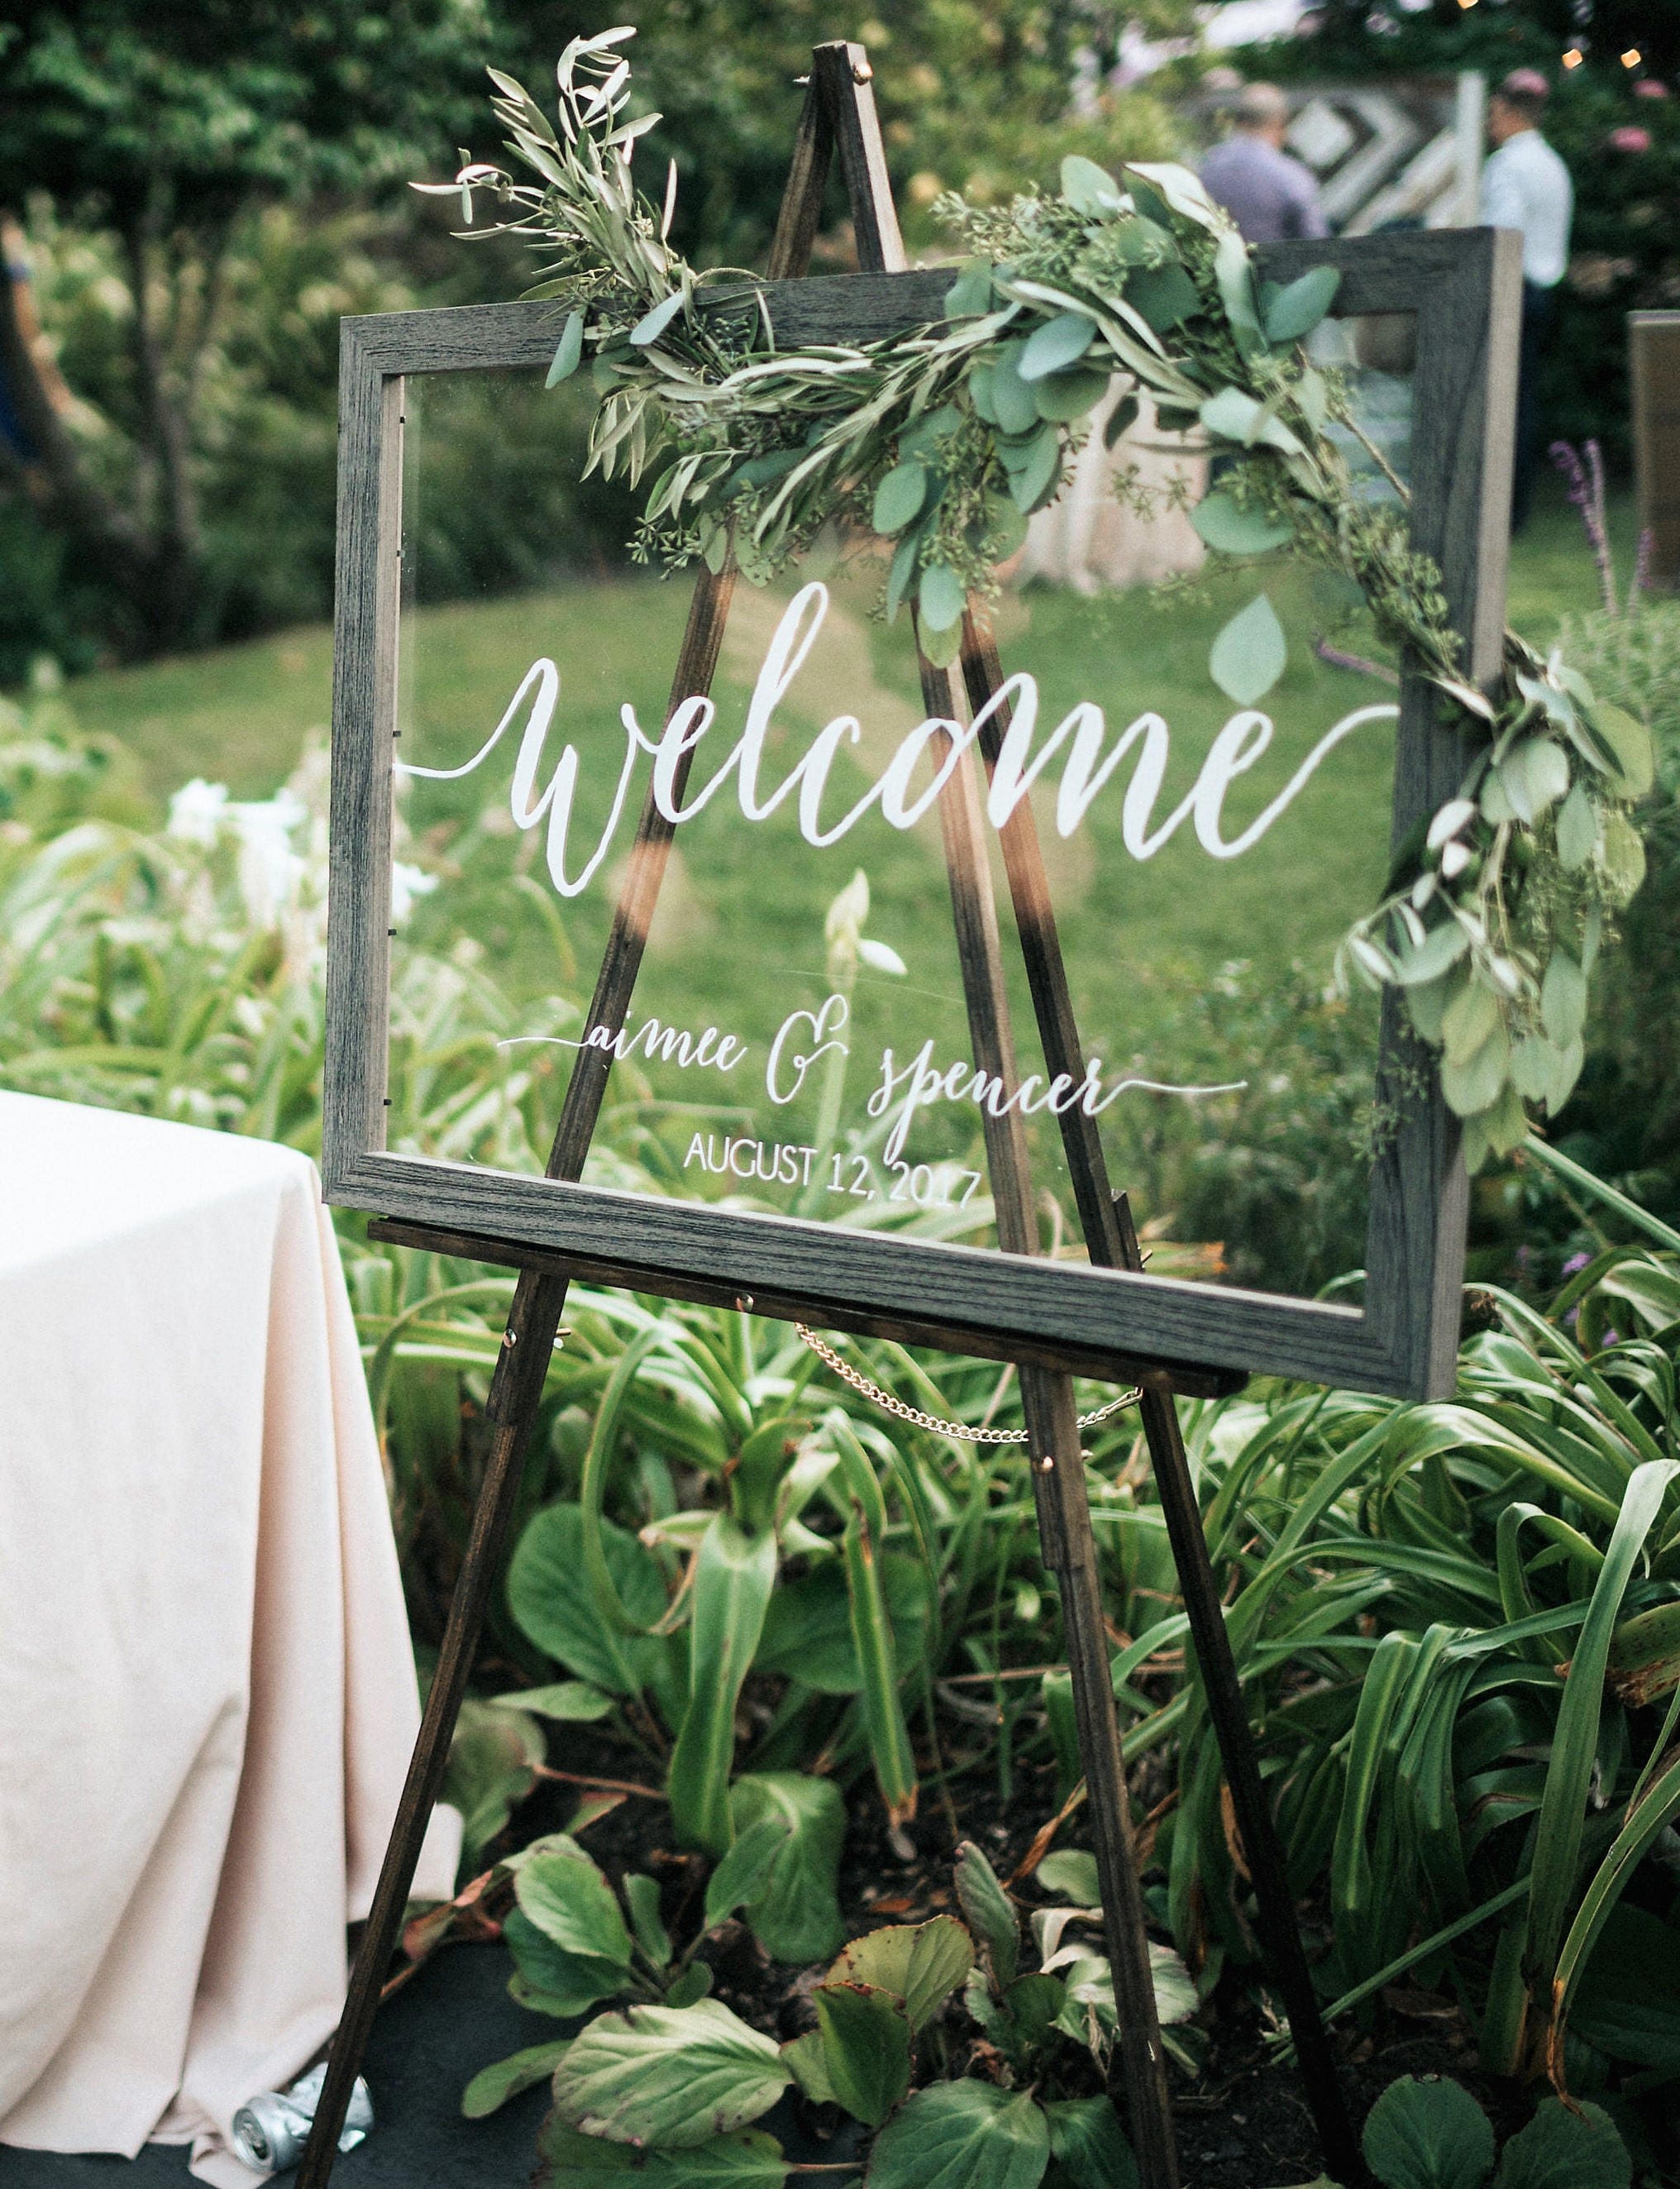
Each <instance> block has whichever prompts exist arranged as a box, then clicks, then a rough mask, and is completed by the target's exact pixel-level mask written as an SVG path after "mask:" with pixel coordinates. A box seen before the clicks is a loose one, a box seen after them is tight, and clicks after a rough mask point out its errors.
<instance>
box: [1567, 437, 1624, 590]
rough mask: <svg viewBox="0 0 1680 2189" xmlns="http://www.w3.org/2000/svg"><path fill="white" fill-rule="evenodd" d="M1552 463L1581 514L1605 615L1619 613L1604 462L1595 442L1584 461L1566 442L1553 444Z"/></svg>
mask: <svg viewBox="0 0 1680 2189" xmlns="http://www.w3.org/2000/svg"><path fill="white" fill-rule="evenodd" d="M1550 455H1551V457H1552V461H1553V463H1554V464H1555V465H1556V466H1557V467H1558V470H1559V471H1560V472H1562V473H1563V474H1564V478H1566V479H1567V480H1568V481H1569V485H1570V501H1572V502H1573V503H1574V504H1575V507H1576V508H1577V509H1578V510H1579V511H1580V512H1581V523H1582V525H1583V527H1584V528H1585V529H1586V533H1587V544H1588V545H1589V546H1591V548H1592V559H1593V561H1594V563H1596V564H1597V565H1598V590H1599V592H1600V594H1601V595H1602V596H1603V598H1604V608H1605V611H1606V613H1607V614H1610V615H1619V614H1621V608H1620V605H1619V603H1618V602H1617V600H1616V597H1615V563H1614V562H1613V561H1612V560H1611V557H1610V536H1609V531H1608V530H1607V529H1606V528H1605V523H1604V455H1603V454H1602V452H1601V450H1599V447H1598V443H1597V441H1589V442H1588V443H1587V461H1586V463H1585V464H1583V463H1582V461H1581V458H1580V456H1579V455H1577V454H1576V452H1575V450H1574V449H1572V448H1571V447H1570V444H1569V443H1568V442H1567V441H1553V444H1552V447H1551V450H1550Z"/></svg>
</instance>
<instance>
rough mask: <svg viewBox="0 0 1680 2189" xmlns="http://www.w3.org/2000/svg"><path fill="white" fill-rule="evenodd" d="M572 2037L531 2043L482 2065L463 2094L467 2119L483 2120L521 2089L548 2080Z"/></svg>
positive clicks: (532, 2088) (463, 2105)
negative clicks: (549, 2041) (510, 2055)
mask: <svg viewBox="0 0 1680 2189" xmlns="http://www.w3.org/2000/svg"><path fill="white" fill-rule="evenodd" d="M571 2041H572V2040H571V2039H570V2038H569V2037H557V2038H555V2039H553V2040H552V2042H551V2043H549V2044H547V2045H528V2046H527V2047H526V2049H525V2050H524V2051H523V2052H515V2053H514V2054H513V2055H512V2057H511V2058H509V2059H506V2060H497V2061H495V2062H493V2064H492V2065H491V2066H489V2067H481V2068H480V2069H479V2070H478V2073H477V2074H476V2075H475V2076H474V2077H473V2078H472V2081H471V2082H470V2083H469V2084H467V2088H466V2089H465V2090H463V2091H462V2092H461V2112H462V2113H464V2114H465V2115H466V2116H467V2119H468V2120H483V2119H484V2118H485V2116H486V2115H487V2114H489V2113H495V2111H496V2109H497V2108H498V2107H501V2106H505V2105H506V2103H507V2101H508V2100H509V2099H510V2098H517V2097H518V2095H519V2093H520V2091H521V2090H535V2088H536V2086H537V2084H539V2083H546V2082H547V2080H548V2079H549V2078H550V2076H552V2074H553V2073H554V2070H555V2069H556V2068H557V2067H558V2066H559V2064H560V2062H561V2061H562V2060H563V2058H564V2057H565V2055H566V2049H567V2047H568V2045H570V2043H571Z"/></svg>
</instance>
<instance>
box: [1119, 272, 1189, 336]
mask: <svg viewBox="0 0 1680 2189" xmlns="http://www.w3.org/2000/svg"><path fill="white" fill-rule="evenodd" d="M1201 301H1202V299H1201V297H1200V295H1199V294H1198V293H1197V291H1196V284H1195V282H1194V281H1192V280H1191V278H1190V276H1189V274H1186V273H1185V269H1184V268H1183V267H1182V266H1180V265H1178V264H1177V263H1169V264H1168V265H1165V266H1140V267H1139V268H1138V269H1136V271H1135V272H1134V273H1132V274H1128V275H1127V277H1126V302H1127V303H1128V304H1130V305H1131V306H1132V308H1134V310H1135V311H1138V312H1140V313H1141V314H1143V316H1144V318H1145V320H1148V322H1149V324H1150V325H1151V326H1152V327H1153V328H1154V330H1155V331H1156V333H1157V334H1158V335H1164V334H1169V333H1170V332H1171V331H1172V330H1173V329H1174V327H1177V326H1182V325H1183V324H1184V322H1185V320H1187V319H1189V318H1191V316H1192V314H1194V313H1195V311H1196V308H1197V306H1198V305H1199V304H1200V303H1201Z"/></svg>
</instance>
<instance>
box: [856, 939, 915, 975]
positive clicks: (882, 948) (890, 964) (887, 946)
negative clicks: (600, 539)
mask: <svg viewBox="0 0 1680 2189" xmlns="http://www.w3.org/2000/svg"><path fill="white" fill-rule="evenodd" d="M857 954H858V956H859V957H860V958H861V959H863V963H864V964H866V965H873V966H874V969H875V970H876V972H878V973H900V974H902V973H908V971H909V970H910V969H909V967H908V965H907V964H905V963H904V960H903V959H902V958H901V957H900V956H899V954H898V953H897V951H896V950H895V949H894V948H893V947H892V945H891V943H890V942H874V941H872V940H871V939H870V937H869V936H867V935H866V936H863V939H862V940H861V941H860V942H859V943H858V945H857Z"/></svg>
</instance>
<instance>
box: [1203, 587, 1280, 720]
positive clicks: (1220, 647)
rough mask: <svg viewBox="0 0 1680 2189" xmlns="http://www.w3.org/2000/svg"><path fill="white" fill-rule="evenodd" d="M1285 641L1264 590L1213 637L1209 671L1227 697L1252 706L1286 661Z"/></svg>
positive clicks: (1262, 696)
mask: <svg viewBox="0 0 1680 2189" xmlns="http://www.w3.org/2000/svg"><path fill="white" fill-rule="evenodd" d="M1288 660H1289V648H1288V642H1287V640H1286V639H1285V638H1284V636H1283V625H1281V623H1280V622H1279V621H1278V619H1277V611H1276V608H1273V606H1272V604H1271V602H1270V599H1269V598H1268V597H1267V596H1266V595H1265V594H1264V593H1262V594H1260V596H1259V598H1258V599H1256V600H1252V601H1250V602H1249V603H1248V605H1247V608H1242V609H1240V610H1239V611H1238V613H1237V614H1236V615H1234V616H1233V617H1232V618H1231V619H1230V622H1229V623H1228V624H1227V625H1225V629H1224V630H1223V631H1221V632H1220V633H1219V636H1218V637H1217V638H1216V639H1215V640H1214V641H1213V652H1212V653H1210V654H1209V655H1208V674H1209V675H1210V676H1212V678H1213V682H1215V683H1216V684H1217V685H1218V686H1219V689H1220V691H1222V692H1223V693H1225V696H1226V698H1227V699H1235V700H1236V704H1237V705H1238V706H1239V707H1252V706H1253V704H1254V702H1255V701H1256V700H1257V699H1264V696H1265V694H1266V693H1268V692H1270V689H1271V687H1272V686H1273V685H1274V684H1276V682H1277V680H1278V678H1279V677H1280V676H1282V674H1283V672H1284V670H1285V668H1286V667H1287V665H1288Z"/></svg>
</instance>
